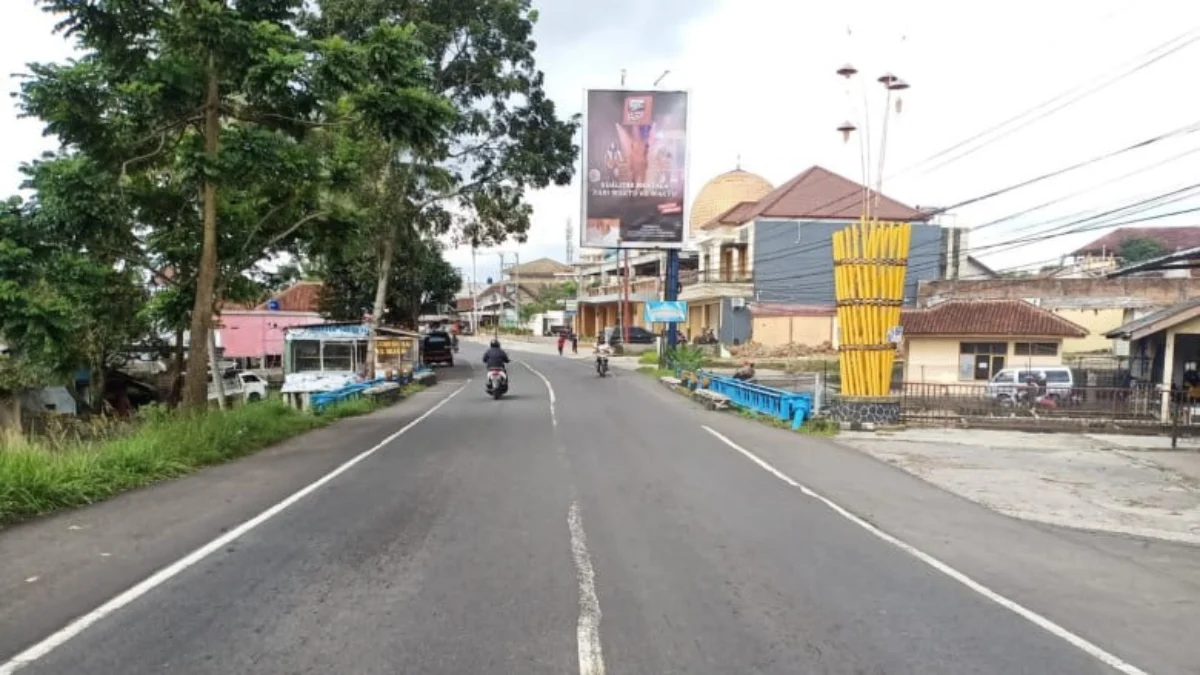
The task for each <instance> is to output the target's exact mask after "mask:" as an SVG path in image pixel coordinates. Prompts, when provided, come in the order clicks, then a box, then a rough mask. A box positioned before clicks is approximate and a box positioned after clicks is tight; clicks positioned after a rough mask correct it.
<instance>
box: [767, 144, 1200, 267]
mask: <svg viewBox="0 0 1200 675" xmlns="http://www.w3.org/2000/svg"><path fill="white" fill-rule="evenodd" d="M1196 131H1200V122H1193V123H1191V124H1188V125H1184V126H1182V127H1179V128H1176V129H1174V130H1172V131H1168V132H1166V133H1162V134H1158V135H1156V136H1153V137H1151V138H1147V139H1145V140H1143V141H1139V142H1137V143H1134V144H1132V145H1128V146H1124V147H1122V148H1119V149H1117V150H1112V151H1109V152H1107V153H1104V154H1102V155H1098V156H1095V157H1092V158H1091V159H1087V160H1084V161H1082V162H1077V163H1075V164H1071V165H1068V166H1066V167H1063V168H1060V169H1056V170H1054V171H1050V172H1048V173H1044V174H1041V175H1039V176H1035V177H1033V178H1029V179H1026V180H1023V181H1020V182H1018V183H1015V184H1012V185H1009V186H1007V187H1003V188H1000V189H997V190H992V191H990V192H987V193H984V194H982V195H979V196H977V197H972V198H970V199H966V200H963V201H960V202H958V203H956V204H953V205H951V206H948V207H944V208H940V209H938V210H937V211H936V212H935V214H941V213H945V212H947V211H950V210H952V209H956V208H960V207H962V206H966V205H969V204H977V203H979V202H982V201H985V200H987V199H992V198H995V197H998V196H1001V195H1004V194H1007V193H1009V192H1013V191H1015V190H1018V189H1020V188H1022V187H1027V186H1029V185H1033V184H1035V183H1038V182H1041V181H1044V180H1048V179H1050V178H1055V177H1058V176H1061V175H1063V174H1066V173H1069V172H1071V171H1076V170H1078V169H1081V168H1084V167H1087V166H1090V165H1092V164H1096V163H1098V162H1102V161H1104V160H1107V159H1111V158H1113V157H1116V156H1119V155H1122V154H1125V153H1128V152H1133V151H1134V150H1139V149H1142V148H1146V147H1149V146H1151V145H1154V144H1156V143H1160V142H1162V141H1165V140H1168V139H1171V138H1175V137H1178V136H1186V135H1188V134H1192V133H1195V132H1196ZM1192 152H1194V150H1193V151H1192ZM855 193H857V190H856V191H855ZM846 196H848V195H843V196H842V197H840V198H839V199H837V200H834V201H831V202H828V203H827V204H825V205H822V206H820V207H817V208H815V209H813V210H814V211H819V210H820V209H822V208H825V207H826V206H829V205H832V204H835V203H837V201H841V200H844V199H845V198H846ZM1003 220H1004V219H999V220H994V221H991V222H989V223H985V224H983V225H980V226H977V227H974V228H971V232H977V231H979V230H981V229H983V228H985V227H989V226H992V225H996V224H999V223H1000V222H1003ZM822 245H823V244H817V245H815V246H813V247H808V248H806V249H801V250H800V251H796V250H788V251H781V252H780V253H778V254H776V256H777V258H782V257H786V256H790V255H794V254H796V253H798V252H808V251H812V250H816V248H819V247H820V246H822ZM771 259H775V258H767V259H765V260H766V261H769V260H771Z"/></svg>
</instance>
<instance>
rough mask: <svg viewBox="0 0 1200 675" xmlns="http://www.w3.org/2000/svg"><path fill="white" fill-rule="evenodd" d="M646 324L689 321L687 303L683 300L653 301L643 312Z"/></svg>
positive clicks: (647, 304)
mask: <svg viewBox="0 0 1200 675" xmlns="http://www.w3.org/2000/svg"><path fill="white" fill-rule="evenodd" d="M642 315H643V318H645V320H646V323H683V322H684V321H687V303H686V302H684V301H682V300H652V301H650V302H647V303H646V305H645V310H644V311H643V312H642Z"/></svg>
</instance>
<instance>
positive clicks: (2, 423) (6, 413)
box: [0, 390, 21, 450]
mask: <svg viewBox="0 0 1200 675" xmlns="http://www.w3.org/2000/svg"><path fill="white" fill-rule="evenodd" d="M20 394H21V392H20V391H19V390H11V391H0V450H3V449H4V446H5V445H6V444H7V443H15V442H16V441H17V440H19V439H20V438H21V395H20Z"/></svg>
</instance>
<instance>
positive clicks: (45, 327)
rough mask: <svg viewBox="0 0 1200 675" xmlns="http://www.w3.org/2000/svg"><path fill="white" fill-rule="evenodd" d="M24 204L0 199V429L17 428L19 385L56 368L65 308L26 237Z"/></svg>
mask: <svg viewBox="0 0 1200 675" xmlns="http://www.w3.org/2000/svg"><path fill="white" fill-rule="evenodd" d="M29 220H30V217H29V210H28V207H27V205H26V204H24V203H23V202H22V201H21V200H20V199H17V198H13V199H10V200H8V201H7V202H5V203H3V204H0V430H3V431H5V432H6V433H11V432H12V431H13V430H14V429H16V430H17V431H18V432H19V430H20V407H19V406H20V404H19V401H18V399H17V397H16V394H17V393H18V392H19V391H20V390H21V389H23V388H25V387H29V386H34V385H38V384H44V383H46V382H47V380H48V379H49V378H51V377H53V376H54V374H55V373H56V371H57V372H58V373H61V372H62V370H63V369H64V366H65V364H64V363H63V362H62V361H60V360H59V356H60V353H59V352H58V350H57V346H58V345H59V344H61V343H62V342H63V341H64V339H65V336H66V335H67V331H66V319H67V309H66V307H64V306H63V303H62V302H61V301H60V299H59V298H58V297H57V296H56V295H55V294H54V293H52V292H50V289H48V288H47V287H46V285H45V284H44V283H43V281H42V274H41V270H40V266H39V264H38V261H39V259H42V258H44V257H45V255H46V254H47V251H45V250H44V248H43V247H42V246H41V245H40V244H39V243H38V242H37V241H36V237H30V236H29V235H30V228H29V227H28V225H29Z"/></svg>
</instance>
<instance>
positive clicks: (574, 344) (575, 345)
mask: <svg viewBox="0 0 1200 675" xmlns="http://www.w3.org/2000/svg"><path fill="white" fill-rule="evenodd" d="M571 353H572V354H578V353H579V336H578V335H576V334H575V331H571Z"/></svg>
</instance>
